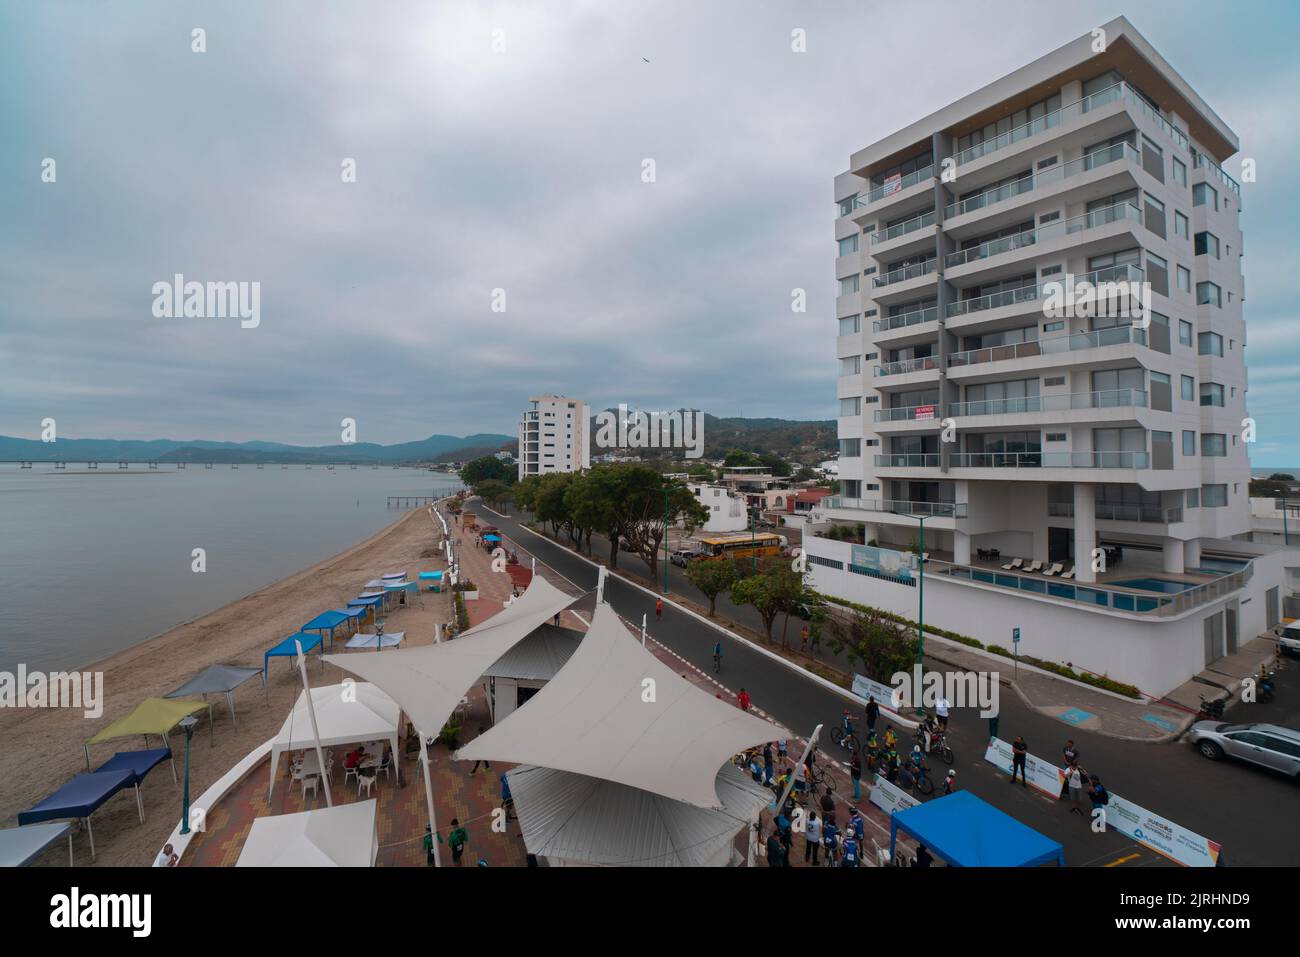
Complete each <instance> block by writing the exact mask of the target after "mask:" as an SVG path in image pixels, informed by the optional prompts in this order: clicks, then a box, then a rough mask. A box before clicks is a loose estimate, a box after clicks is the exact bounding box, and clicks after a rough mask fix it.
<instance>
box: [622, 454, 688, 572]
mask: <svg viewBox="0 0 1300 957" xmlns="http://www.w3.org/2000/svg"><path fill="white" fill-rule="evenodd" d="M652 478H653V480H652ZM623 506H624V512H623V523H622V531H623V539H624V541H625V543H626V547H627V550H628V551H630V552H635V553H636V554H637V555H638V556H640V558H641V560H642V561H644V562H645V563H646V565H647V566H648V567H649V569H650V574H651V575H653V574H654V573H655V564H656V562H657V561H658V557H659V549H660V548H661V547H662V546H663V542H664V536H665V535H667V534H668V529H669V527H671V526H673V525H676V524H678V523H679V522H680V523H681V524H682V525H683V526H684V527H685V528H686V531H687V533H690V532H691V531H694V529H696V528H697V527H699V526H700V525H703V524H704V523H705V522H707V521H708V520H709V510H708V509H707V508H705V507H704V506H703V505H701V504H700V500H699V499H698V498H696V497H695V495H694V494H692V492H691V490H690V489H688V488H687V487H686V486H685V485H676V484H670V483H667V482H665V481H664V480H663V478H662V476H660V475H659V474H658V473H655V472H654V471H653V470H652V469H638V470H636V471H633V472H631V473H629V475H628V485H627V487H626V489H625V498H624V499H623Z"/></svg>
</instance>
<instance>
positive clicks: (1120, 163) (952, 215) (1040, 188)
mask: <svg viewBox="0 0 1300 957" xmlns="http://www.w3.org/2000/svg"><path fill="white" fill-rule="evenodd" d="M1141 163H1142V156H1141V154H1140V153H1139V152H1138V151H1137V150H1136V149H1135V148H1134V147H1132V146H1130V145H1129V144H1128V143H1116V144H1114V145H1112V146H1107V147H1103V148H1102V149H1099V150H1094V151H1093V152H1091V153H1089V154H1087V155H1086V156H1081V157H1079V158H1078V159H1074V160H1070V161H1069V162H1068V163H1060V164H1058V165H1056V166H1052V167H1049V168H1047V169H1045V170H1041V171H1039V172H1037V173H1031V174H1030V175H1028V176H1022V177H1021V178H1020V179H1017V180H1014V181H1013V182H1010V183H1005V184H1003V185H1001V186H995V187H993V188H991V189H987V190H985V191H984V192H982V193H978V194H976V195H975V196H969V197H967V198H966V199H963V200H960V201H958V202H955V203H950V204H948V205H947V206H945V207H944V210H943V220H944V222H943V228H944V232H945V233H949V234H955V233H960V232H961V231H962V229H963V227H969V226H971V225H978V223H980V222H981V221H983V220H985V219H986V218H987V216H988V215H991V214H993V213H997V212H1007V213H1010V212H1011V210H1012V209H1014V208H1017V207H1024V206H1027V205H1030V204H1032V203H1034V202H1036V201H1037V200H1038V199H1039V198H1041V196H1042V195H1043V194H1044V193H1045V192H1046V191H1048V190H1052V191H1053V192H1054V193H1060V192H1062V191H1063V190H1058V189H1055V187H1057V186H1060V185H1061V184H1066V188H1071V187H1073V185H1074V184H1075V183H1076V182H1079V184H1080V185H1083V184H1086V183H1092V182H1095V181H1096V180H1097V179H1099V178H1104V177H1106V176H1109V175H1110V174H1112V173H1120V172H1124V171H1131V170H1133V169H1135V168H1136V167H1138V166H1140V165H1141ZM1095 170H1103V171H1104V172H1103V173H1100V174H1098V176H1087V174H1089V173H1092V172H1094V171H1095ZM1085 176H1087V178H1086V179H1084V180H1082V181H1081V182H1080V177H1085ZM1115 191H1116V192H1119V190H1118V189H1117V190H1115ZM1020 197H1025V199H1024V200H1023V201H1021V202H1013V200H1016V199H1018V198H1020ZM975 213H980V214H981V215H979V216H976V215H973V214H975Z"/></svg>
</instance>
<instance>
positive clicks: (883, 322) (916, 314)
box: [871, 306, 939, 332]
mask: <svg viewBox="0 0 1300 957" xmlns="http://www.w3.org/2000/svg"><path fill="white" fill-rule="evenodd" d="M938 318H939V307H938V306H930V307H929V308H928V309H913V310H912V311H911V312H900V313H899V314H898V315H896V316H886V317H885V318H884V319H876V320H875V321H874V322H872V323H871V328H872V330H873V331H875V332H885V331H887V330H889V329H902V328H903V327H904V326H915V325H919V324H920V323H922V322H930V321H932V320H934V319H938Z"/></svg>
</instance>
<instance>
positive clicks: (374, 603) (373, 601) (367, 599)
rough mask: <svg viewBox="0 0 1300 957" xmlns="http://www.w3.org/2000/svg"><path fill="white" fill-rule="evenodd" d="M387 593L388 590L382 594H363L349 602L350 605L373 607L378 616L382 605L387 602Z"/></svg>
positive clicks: (353, 606) (351, 606)
mask: <svg viewBox="0 0 1300 957" xmlns="http://www.w3.org/2000/svg"><path fill="white" fill-rule="evenodd" d="M387 595H388V593H387V592H384V594H382V595H362V596H361V597H360V598H354V599H352V600H351V601H350V602H348V607H349V608H366V609H372V610H373V611H374V613H375V616H376V617H378V616H379V612H380V610H381V607H382V606H384V605H385V604H386V602H387Z"/></svg>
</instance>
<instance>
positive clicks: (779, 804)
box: [776, 724, 822, 814]
mask: <svg viewBox="0 0 1300 957" xmlns="http://www.w3.org/2000/svg"><path fill="white" fill-rule="evenodd" d="M821 733H822V726H821V725H820V724H819V725H817V727H815V728H813V733H812V734H811V735H809V736H808V745H807V746H806V747H805V748H804V749H803V754H801V755H799V764H803V763H804V761H806V760H807V759H808V752H809V751H811V750H812V749H813V748H814V747H815V746H816V744H817V739H818V738H819V737H820V736H821ZM796 767H798V765H796ZM806 783H807V784H808V787H809V788H811V787H812V781H808V782H806ZM793 787H794V775H793V774H792V775H790V780H789V782H788V783H787V784H786V786H785V790H784V791H782V792H781V796H780V797H779V798H777V801H776V811H777V813H778V814H779V813H780V812H781V808H783V807H785V799H786V798H788V797H789V796H790V789H791V788H793Z"/></svg>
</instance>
